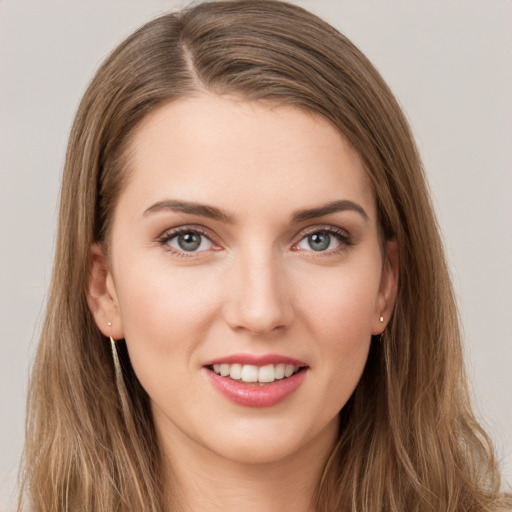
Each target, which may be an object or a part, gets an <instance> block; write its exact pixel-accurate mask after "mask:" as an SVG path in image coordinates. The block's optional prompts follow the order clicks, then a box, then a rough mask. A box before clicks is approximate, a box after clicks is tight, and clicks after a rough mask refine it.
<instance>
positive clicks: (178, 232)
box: [156, 227, 211, 258]
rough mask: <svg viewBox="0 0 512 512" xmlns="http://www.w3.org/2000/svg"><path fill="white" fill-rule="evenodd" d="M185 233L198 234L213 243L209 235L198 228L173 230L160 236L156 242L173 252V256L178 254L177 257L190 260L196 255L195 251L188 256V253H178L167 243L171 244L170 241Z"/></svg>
mask: <svg viewBox="0 0 512 512" xmlns="http://www.w3.org/2000/svg"><path fill="white" fill-rule="evenodd" d="M183 233H197V234H199V235H201V236H204V237H205V238H207V239H208V240H210V241H211V237H210V236H208V234H207V233H205V232H204V231H203V230H201V229H198V228H187V227H183V228H176V229H171V230H169V231H165V232H164V233H163V234H162V235H160V236H159V237H158V238H157V239H156V242H157V243H158V245H161V246H162V247H164V249H166V250H168V251H170V252H172V253H173V254H176V255H177V256H181V257H183V258H188V257H190V256H191V255H192V254H194V252H193V251H192V252H190V254H187V251H177V250H176V249H174V247H171V246H170V245H168V243H167V242H169V240H172V239H173V238H175V237H177V236H179V235H181V234H183Z"/></svg>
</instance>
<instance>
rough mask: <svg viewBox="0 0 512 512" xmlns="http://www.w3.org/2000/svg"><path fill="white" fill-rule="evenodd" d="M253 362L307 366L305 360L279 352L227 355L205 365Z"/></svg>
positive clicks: (256, 364) (262, 364)
mask: <svg viewBox="0 0 512 512" xmlns="http://www.w3.org/2000/svg"><path fill="white" fill-rule="evenodd" d="M236 363H239V364H252V365H254V366H265V365H267V364H292V365H293V366H297V367H299V368H302V367H303V366H307V364H306V363H305V362H304V361H299V360H298V359H293V358H291V357H287V356H282V355H279V354H264V355H261V356H256V355H253V354H233V355H230V356H226V357H219V358H217V359H212V360H211V361H207V362H206V363H204V366H212V365H214V364H236Z"/></svg>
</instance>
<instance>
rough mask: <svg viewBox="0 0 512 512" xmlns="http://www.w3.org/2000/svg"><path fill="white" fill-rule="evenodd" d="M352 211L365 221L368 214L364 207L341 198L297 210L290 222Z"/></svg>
mask: <svg viewBox="0 0 512 512" xmlns="http://www.w3.org/2000/svg"><path fill="white" fill-rule="evenodd" d="M343 211H353V212H356V213H358V214H359V215H361V217H363V219H364V220H365V221H367V220H368V214H367V213H366V212H365V211H364V208H363V207H362V206H361V205H360V204H358V203H355V202H354V201H349V200H348V199H343V200H340V201H333V202H331V203H327V204H326V205H323V206H319V207H317V208H308V209H307V210H299V211H297V212H295V213H294V214H293V215H292V219H291V222H292V223H297V222H303V221H305V220H310V219H316V218H317V217H323V216H324V215H329V214H331V213H336V212H343Z"/></svg>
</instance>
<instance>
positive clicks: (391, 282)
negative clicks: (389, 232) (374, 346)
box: [372, 239, 399, 335]
mask: <svg viewBox="0 0 512 512" xmlns="http://www.w3.org/2000/svg"><path fill="white" fill-rule="evenodd" d="M398 268H399V257H398V244H397V243H396V240H394V239H393V240H389V241H388V242H386V246H385V255H384V264H383V266H382V274H381V278H380V286H379V294H378V296H377V304H376V311H375V321H374V323H373V325H372V334H374V335H375V334H381V333H382V332H383V331H384V329H385V328H386V325H387V324H388V322H389V318H390V316H391V313H392V311H393V307H394V305H395V299H396V294H397V290H398ZM381 318H383V321H382V322H381V321H380V319H381Z"/></svg>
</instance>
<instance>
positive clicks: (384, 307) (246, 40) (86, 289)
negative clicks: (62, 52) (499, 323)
mask: <svg viewBox="0 0 512 512" xmlns="http://www.w3.org/2000/svg"><path fill="white" fill-rule="evenodd" d="M25 489H26V491H27V494H28V496H29V499H30V502H31V506H32V508H33V509H34V510H78V509H83V510H154V511H156V510H158V511H161V510H197V511H199V510H205V511H206V510H210V509H213V508H214V507H215V508H218V506H219V505H221V506H222V507H223V508H224V509H226V510H232V509H233V510H234V509H235V508H237V509H238V508H240V507H242V508H244V509H257V510H288V509H290V510H291V509H292V508H293V510H304V511H307V510H315V511H333V510H368V511H369V510H396V511H403V510H421V511H424V510H433V511H434V510H436V511H438V510H454V511H455V510H497V509H498V507H499V506H500V505H502V504H503V503H501V502H500V497H499V495H498V489H499V477H498V472H497V469H496V464H495V461H494V459H493V454H492V449H491V447H490V443H489V441H488V439H487V437H486V435H485V433H484V432H483V431H482V429H481V428H480V427H479V425H478V423H477V422H476V420H475V418H474V416H473V414H472V412H471V408H470V405H469V400H468V394H467V389H466V384H465V380H464V375H463V371H462V360H461V349H460V335H459V331H458V325H457V314H456V309H455V305H454V300H453V294H452V290H451V285H450V281H449V277H448V274H447V270H446V264H445V261H444V256H443V252H442V247H441V243H440V240H439V235H438V232H437V227H436V222H435V219H434V216H433V213H432V207H431V204H430V200H429V197H428V193H427V190H426V186H425V182H424V177H423V173H422V168H421V164H420V160H419V157H418V154H417V151H416V148H415V145H414V142H413V139H412V137H411V134H410V130H409V128H408V125H407V123H406V121H405V119H404V116H403V114H402V113H401V111H400V109H399V107H398V105H397V103H396V101H395V99H394V97H393V95H392V94H391V92H390V91H389V89H388V87H387V86H386V85H385V83H384V82H383V81H382V79H381V77H380V76H379V75H378V73H377V72H376V71H375V69H374V68H373V67H372V65H371V64H370V63H369V62H368V60H367V59H366V58H365V57H364V56H363V55H362V54H361V53H360V52H359V51H358V50H357V49H356V48H355V47H354V46H353V45H352V44H351V43H350V42H349V41H348V40H347V39H346V38H345V37H343V36H342V35H340V34H339V33H338V32H336V31H335V30H334V29H333V28H332V27H330V26H328V25H327V24H325V23H324V22H322V21H320V20H318V19H317V18H316V17H314V16H313V15H311V14H309V13H307V12H306V11H303V10H301V9H299V8H298V7H294V6H291V5H288V4H286V3H280V2H273V1H270V2H266V1H263V2H262V1H257V2H251V1H248V2H245V1H242V2H226V3H225V2H217V3H212V4H200V5H198V6H197V7H194V8H191V9H190V10H186V11H184V12H182V13H180V14H176V15H167V16H163V17H161V18H159V19H157V20H155V21H153V22H151V23H149V24H147V25H145V26H144V27H142V28H141V29H140V30H139V31H137V32H136V33H135V34H133V35H132V36H131V37H129V38H128V39H127V40H126V41H125V42H124V43H122V44H121V45H120V46H119V47H118V48H117V50H116V51H114V53H113V54H112V55H111V56H110V57H109V58H108V59H107V61H106V62H105V63H104V65H103V66H102V67H101V68H100V70H99V71H98V73H97V74H96V76H95V78H94V80H93V82H92V83H91V85H90V87H89V88H88V90H87V92H86V94H85V96H84V98H83V100H82V103H81V105H80V108H79V111H78V113H77V116H76V119H75V123H74V126H73V129H72V133H71V137H70V142H69V146H68V153H67V160H66V168H65V173H64V177H63V185H62V196H61V209H60V221H59V234H58V241H57V251H56V263H55V267H54V275H53V280H52V287H51V292H50V298H49V301H48V309H47V314H46V321H45V325H44V328H43V333H42V336H41V342H40V346H39V351H38V355H37V358H36V362H35V366H34V371H33V378H32V384H31V395H30V401H29V427H28V434H27V443H26V476H25Z"/></svg>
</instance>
